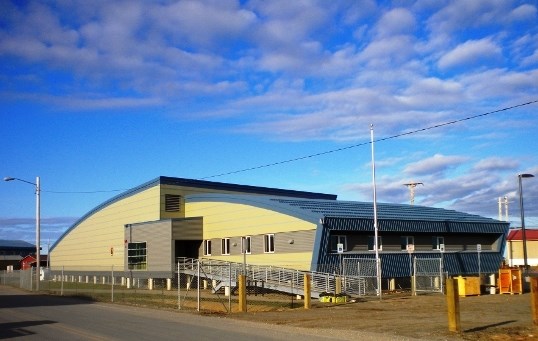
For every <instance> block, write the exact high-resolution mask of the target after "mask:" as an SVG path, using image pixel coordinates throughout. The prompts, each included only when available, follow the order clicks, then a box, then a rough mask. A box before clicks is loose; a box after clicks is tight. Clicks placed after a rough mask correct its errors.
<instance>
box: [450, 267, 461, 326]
mask: <svg viewBox="0 0 538 341" xmlns="http://www.w3.org/2000/svg"><path fill="white" fill-rule="evenodd" d="M446 305H447V310H448V330H449V331H451V332H457V333H459V332H461V324H460V297H459V293H458V280H457V279H456V278H451V277H449V278H447V280H446Z"/></svg>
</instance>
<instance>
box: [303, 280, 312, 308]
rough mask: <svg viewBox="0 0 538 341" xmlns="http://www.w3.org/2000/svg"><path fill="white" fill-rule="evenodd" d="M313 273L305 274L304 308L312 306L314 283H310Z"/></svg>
mask: <svg viewBox="0 0 538 341" xmlns="http://www.w3.org/2000/svg"><path fill="white" fill-rule="evenodd" d="M310 279H311V275H309V274H305V275H304V308H305V309H310V308H312V301H311V296H312V288H311V287H312V285H311V283H310Z"/></svg>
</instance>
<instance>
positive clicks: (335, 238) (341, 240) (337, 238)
mask: <svg viewBox="0 0 538 341" xmlns="http://www.w3.org/2000/svg"><path fill="white" fill-rule="evenodd" d="M338 244H342V245H343V247H344V251H347V237H346V236H344V235H339V234H335V235H332V236H331V251H332V252H337V251H338Z"/></svg>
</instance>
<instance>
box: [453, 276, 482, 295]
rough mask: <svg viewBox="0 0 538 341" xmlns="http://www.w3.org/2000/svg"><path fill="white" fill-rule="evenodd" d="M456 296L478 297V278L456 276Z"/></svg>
mask: <svg viewBox="0 0 538 341" xmlns="http://www.w3.org/2000/svg"><path fill="white" fill-rule="evenodd" d="M457 279H458V294H459V295H460V296H476V295H480V277H463V276H458V277H457Z"/></svg>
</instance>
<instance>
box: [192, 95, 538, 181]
mask: <svg viewBox="0 0 538 341" xmlns="http://www.w3.org/2000/svg"><path fill="white" fill-rule="evenodd" d="M534 103H538V100H533V101H529V102H526V103H521V104H516V105H513V106H510V107H505V108H502V109H497V110H493V111H489V112H486V113H482V114H478V115H473V116H468V117H464V118H461V119H457V120H453V121H449V122H444V123H439V124H435V125H432V126H429V127H425V128H420V129H415V130H411V131H408V132H404V133H399V134H395V135H391V136H387V137H383V138H379V139H376V140H374V142H381V141H387V140H392V139H395V138H399V137H403V136H407V135H412V134H416V133H420V132H424V131H428V130H432V129H436V128H440V127H445V126H448V125H452V124H456V123H460V122H464V121H468V120H472V119H475V118H479V117H484V116H488V115H492V114H496V113H499V112H503V111H508V110H512V109H515V108H519V107H523V106H527V105H531V104H534ZM371 143H372V142H371V141H368V142H362V143H358V144H354V145H350V146H346V147H341V148H336V149H331V150H327V151H324V152H319V153H314V154H310V155H305V156H299V157H296V158H292V159H288V160H283V161H276V162H272V163H267V164H264V165H259V166H254V167H249V168H244V169H239V170H235V171H230V172H225V173H220V174H215V175H210V176H206V177H203V178H200V180H205V179H211V178H217V177H221V176H225V175H232V174H237V173H243V172H248V171H252V170H257V169H262V168H267V167H273V166H278V165H282V164H285V163H290V162H296V161H301V160H305V159H309V158H313V157H318V156H322V155H327V154H331V153H336V152H341V151H344V150H348V149H352V148H357V147H361V146H365V145H369V144H371Z"/></svg>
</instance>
